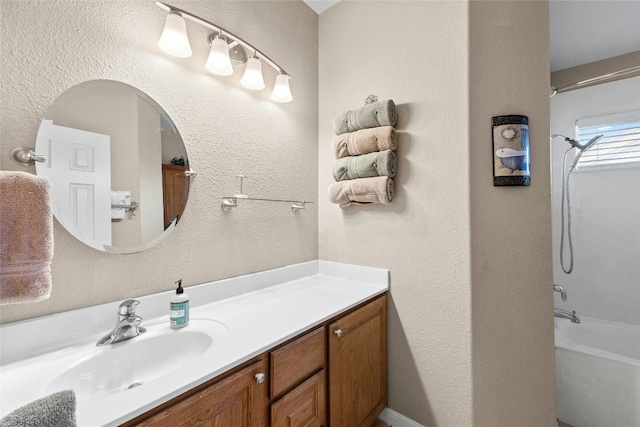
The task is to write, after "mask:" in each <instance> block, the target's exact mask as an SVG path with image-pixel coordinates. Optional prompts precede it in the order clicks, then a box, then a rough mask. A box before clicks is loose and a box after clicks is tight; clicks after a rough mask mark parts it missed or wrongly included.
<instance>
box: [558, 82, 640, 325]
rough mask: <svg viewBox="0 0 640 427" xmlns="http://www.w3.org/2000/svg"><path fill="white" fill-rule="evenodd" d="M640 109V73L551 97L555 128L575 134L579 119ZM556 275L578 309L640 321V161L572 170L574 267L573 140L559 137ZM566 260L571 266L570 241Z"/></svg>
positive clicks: (623, 320)
mask: <svg viewBox="0 0 640 427" xmlns="http://www.w3.org/2000/svg"><path fill="white" fill-rule="evenodd" d="M631 110H640V77H634V78H631V79H626V80H619V81H615V82H611V83H606V84H601V85H598V86H592V87H588V88H585V89H579V90H574V91H570V92H564V93H559V94H557V95H555V96H554V97H553V98H551V133H560V134H564V135H566V136H569V137H571V138H574V137H575V121H576V120H578V119H584V118H588V117H597V116H604V115H609V114H615V113H622V112H626V111H631ZM551 145H552V153H553V250H554V257H553V263H554V264H553V272H554V273H553V277H554V281H555V283H557V284H558V285H561V286H563V287H564V288H565V289H566V291H567V293H568V297H569V298H568V300H567V301H566V302H563V301H562V300H561V299H560V296H559V295H556V297H555V304H556V306H557V307H561V308H564V309H567V310H576V312H577V313H578V315H579V316H580V315H583V316H587V317H594V318H597V319H603V320H609V321H613V322H621V323H627V324H633V325H640V310H639V309H638V307H640V165H628V166H624V167H607V168H601V169H598V170H583V171H575V172H573V173H572V174H571V179H570V183H571V187H570V196H571V220H572V222H571V228H572V237H573V248H574V269H573V272H572V273H571V274H570V275H567V274H565V273H564V272H563V271H562V269H561V268H560V261H559V257H560V226H561V222H560V221H561V216H560V207H561V197H562V193H561V192H562V157H563V155H564V153H565V151H566V150H567V149H568V148H569V144H567V143H565V142H563V141H562V140H561V139H556V138H554V139H553V140H552V142H551ZM564 256H565V259H564V261H565V266H568V265H569V252H568V243H567V241H566V240H565V255H564Z"/></svg>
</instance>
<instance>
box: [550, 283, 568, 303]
mask: <svg viewBox="0 0 640 427" xmlns="http://www.w3.org/2000/svg"><path fill="white" fill-rule="evenodd" d="M553 291H554V292H560V298H562V301H566V300H567V291H565V290H564V288H563V287H562V286H560V285H556V284H555V283H554V284H553Z"/></svg>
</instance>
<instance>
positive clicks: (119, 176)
mask: <svg viewBox="0 0 640 427" xmlns="http://www.w3.org/2000/svg"><path fill="white" fill-rule="evenodd" d="M35 151H36V153H38V154H41V155H44V156H45V157H46V160H45V161H44V162H42V163H36V171H37V174H38V175H40V176H44V177H46V178H49V180H50V181H51V188H52V192H53V211H54V214H55V217H56V218H57V219H58V221H60V223H61V224H62V225H63V226H64V228H65V229H67V231H69V232H70V233H71V234H72V235H74V236H75V237H76V238H77V239H79V240H81V241H82V242H83V243H85V244H87V245H89V246H91V247H92V248H94V249H97V250H99V251H103V252H110V253H133V252H140V251H143V250H145V249H147V248H150V247H152V246H154V245H156V244H157V243H159V242H160V241H161V240H162V239H164V238H165V237H166V236H167V235H168V234H169V233H170V232H171V231H172V230H173V229H174V228H175V226H176V225H177V223H178V221H179V219H180V216H181V215H182V212H183V210H184V208H185V206H186V203H187V197H188V195H189V181H190V179H189V174H188V171H189V170H190V169H189V160H188V158H187V151H186V150H185V148H184V144H183V142H182V138H181V137H180V134H179V133H178V130H177V129H176V127H175V125H174V124H173V122H172V121H171V118H170V117H169V115H168V114H167V113H166V112H165V111H164V110H163V109H162V107H160V105H158V104H157V103H156V102H155V101H154V100H153V99H151V98H150V97H149V96H148V95H146V94H145V93H143V92H141V91H140V90H138V89H136V88H134V87H132V86H129V85H127V84H124V83H121V82H116V81H112V80H91V81H88V82H84V83H80V84H78V85H76V86H73V87H72V88H70V89H68V90H66V91H65V92H64V93H63V94H62V95H60V96H59V97H58V98H57V99H56V100H55V101H54V102H53V104H51V106H50V107H49V108H48V109H47V112H46V114H45V116H44V119H43V120H42V123H41V124H40V129H39V130H38V137H37V140H36V150H35Z"/></svg>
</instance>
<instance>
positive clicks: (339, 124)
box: [333, 99, 398, 135]
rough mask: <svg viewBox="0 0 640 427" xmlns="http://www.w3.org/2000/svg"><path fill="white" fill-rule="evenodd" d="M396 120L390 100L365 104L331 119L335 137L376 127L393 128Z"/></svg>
mask: <svg viewBox="0 0 640 427" xmlns="http://www.w3.org/2000/svg"><path fill="white" fill-rule="evenodd" d="M397 119H398V111H397V109H396V104H395V103H394V102H393V100H391V99H387V100H386V101H380V102H374V103H373V104H367V105H365V106H364V107H361V108H359V109H357V110H349V111H347V112H346V113H342V114H341V115H340V116H338V117H336V118H335V119H333V131H334V132H335V134H336V135H340V134H342V133H347V132H353V131H356V130H359V129H368V128H375V127H378V126H395V125H396V120H397Z"/></svg>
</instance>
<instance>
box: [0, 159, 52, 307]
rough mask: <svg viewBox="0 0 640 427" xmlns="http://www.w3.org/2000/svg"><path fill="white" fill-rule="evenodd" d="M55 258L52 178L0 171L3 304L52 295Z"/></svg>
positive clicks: (0, 295)
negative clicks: (52, 267)
mask: <svg viewBox="0 0 640 427" xmlns="http://www.w3.org/2000/svg"><path fill="white" fill-rule="evenodd" d="M52 258H53V216H52V214H51V185H50V183H49V181H48V180H46V179H44V178H41V177H37V176H35V175H33V174H29V173H25V172H6V171H0V305H2V304H18V303H25V302H35V301H41V300H44V299H47V298H49V295H50V293H51V259H52Z"/></svg>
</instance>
